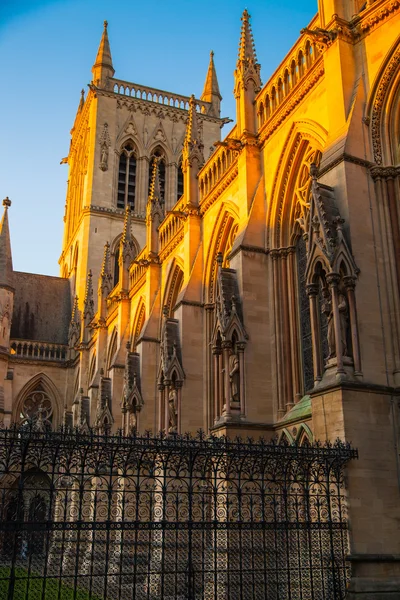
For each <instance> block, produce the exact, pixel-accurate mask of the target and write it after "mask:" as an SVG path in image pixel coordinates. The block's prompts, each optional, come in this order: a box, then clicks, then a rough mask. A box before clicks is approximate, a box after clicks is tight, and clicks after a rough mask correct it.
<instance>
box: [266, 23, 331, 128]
mask: <svg viewBox="0 0 400 600" xmlns="http://www.w3.org/2000/svg"><path fill="white" fill-rule="evenodd" d="M318 24H319V23H318V16H316V17H314V19H313V20H312V21H311V23H310V24H309V26H308V28H307V29H309V30H313V29H315V28H316V27H318ZM319 57H320V51H319V49H318V43H317V40H316V39H315V37H314V38H313V37H312V36H310V34H309V33H307V32H305V33H303V34H302V35H301V36H300V37H299V39H298V41H297V42H296V44H295V45H294V46H293V47H292V49H291V50H290V52H289V53H288V54H287V55H286V57H285V58H284V60H283V61H282V62H281V64H280V65H279V67H278V69H277V70H276V71H275V73H273V75H272V76H271V77H270V79H269V80H268V81H267V83H266V84H265V85H264V87H263V89H262V90H261V91H260V92H259V94H258V96H257V98H256V107H257V116H258V126H259V128H261V127H262V126H263V125H264V124H265V123H266V122H267V121H268V120H269V119H270V118H271V117H272V116H273V115H274V113H275V112H276V111H277V110H278V109H279V107H280V106H281V104H282V103H283V102H284V100H285V99H286V98H287V97H288V96H289V95H291V93H292V92H293V91H294V90H295V88H297V86H299V85H300V83H301V82H302V80H303V79H304V78H305V77H306V75H307V73H308V71H309V70H310V69H311V68H312V67H313V65H314V63H315V62H316V61H317V59H318V58H319Z"/></svg>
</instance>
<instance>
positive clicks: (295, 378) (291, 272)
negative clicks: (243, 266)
mask: <svg viewBox="0 0 400 600" xmlns="http://www.w3.org/2000/svg"><path fill="white" fill-rule="evenodd" d="M287 278H288V297H289V302H290V307H289V328H290V341H291V364H292V390H293V391H292V394H293V398H294V400H295V402H298V401H299V400H300V399H301V397H302V388H303V385H302V377H301V372H300V348H301V340H300V336H299V325H300V324H299V322H298V318H297V313H298V306H297V304H298V301H297V298H298V295H297V292H296V285H295V281H296V278H297V272H296V250H295V248H294V247H293V246H292V247H291V248H289V249H288V265H287Z"/></svg>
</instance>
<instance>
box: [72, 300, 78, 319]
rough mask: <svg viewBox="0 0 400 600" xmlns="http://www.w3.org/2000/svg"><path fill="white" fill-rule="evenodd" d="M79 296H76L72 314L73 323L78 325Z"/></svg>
mask: <svg viewBox="0 0 400 600" xmlns="http://www.w3.org/2000/svg"><path fill="white" fill-rule="evenodd" d="M78 316H79V313H78V296H75V298H74V304H73V307H72V314H71V323H76V322H77V321H78Z"/></svg>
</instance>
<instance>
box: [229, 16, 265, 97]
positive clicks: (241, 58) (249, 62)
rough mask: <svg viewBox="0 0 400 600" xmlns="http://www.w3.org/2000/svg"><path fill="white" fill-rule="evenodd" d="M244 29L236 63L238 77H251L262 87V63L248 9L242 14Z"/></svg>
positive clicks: (256, 84) (258, 86)
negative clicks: (258, 56)
mask: <svg viewBox="0 0 400 600" xmlns="http://www.w3.org/2000/svg"><path fill="white" fill-rule="evenodd" d="M241 20H242V30H241V34H240V42H239V55H238V60H237V65H236V74H235V75H236V78H237V77H238V75H241V76H242V77H243V78H245V79H246V78H247V77H249V78H251V79H252V80H253V81H254V84H255V86H256V88H257V91H258V90H259V89H260V88H261V78H260V65H259V64H258V62H257V55H256V48H255V45H254V38H253V33H252V31H251V25H250V15H249V13H248V12H247V9H245V10H244V11H243V15H242V18H241Z"/></svg>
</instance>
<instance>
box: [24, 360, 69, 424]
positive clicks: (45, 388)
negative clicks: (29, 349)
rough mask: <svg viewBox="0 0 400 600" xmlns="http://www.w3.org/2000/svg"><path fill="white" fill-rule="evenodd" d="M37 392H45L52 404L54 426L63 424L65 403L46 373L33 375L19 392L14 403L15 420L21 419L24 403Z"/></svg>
mask: <svg viewBox="0 0 400 600" xmlns="http://www.w3.org/2000/svg"><path fill="white" fill-rule="evenodd" d="M35 392H43V393H44V395H45V396H46V397H47V398H48V399H49V401H50V403H51V405H52V413H51V420H50V422H51V426H52V427H53V428H55V427H57V426H58V425H60V424H61V418H62V410H63V403H62V400H61V397H60V394H59V391H58V389H57V387H56V385H55V384H54V382H53V381H52V380H51V379H50V377H49V376H48V375H46V373H43V372H41V373H37V374H36V375H35V376H34V377H32V378H31V379H30V380H29V381H27V383H25V385H24V386H23V388H22V389H21V390H20V392H19V393H18V396H17V398H16V401H15V404H14V411H13V421H14V422H19V421H21V415H22V414H24V410H25V409H24V403H25V401H26V400H27V399H28V398H29V397H30V395H31V394H34V393H35Z"/></svg>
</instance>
